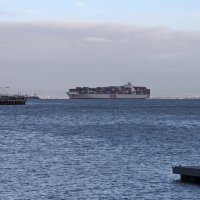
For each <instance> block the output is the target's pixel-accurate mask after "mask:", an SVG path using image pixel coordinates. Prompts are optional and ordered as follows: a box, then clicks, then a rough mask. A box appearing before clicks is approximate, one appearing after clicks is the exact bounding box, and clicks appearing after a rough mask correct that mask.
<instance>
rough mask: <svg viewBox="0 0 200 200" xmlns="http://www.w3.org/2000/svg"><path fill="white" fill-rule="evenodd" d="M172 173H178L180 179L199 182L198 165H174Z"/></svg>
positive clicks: (199, 172)
mask: <svg viewBox="0 0 200 200" xmlns="http://www.w3.org/2000/svg"><path fill="white" fill-rule="evenodd" d="M172 171H173V173H174V174H180V176H181V181H183V182H190V183H198V184H200V166H181V165H179V166H174V167H172Z"/></svg>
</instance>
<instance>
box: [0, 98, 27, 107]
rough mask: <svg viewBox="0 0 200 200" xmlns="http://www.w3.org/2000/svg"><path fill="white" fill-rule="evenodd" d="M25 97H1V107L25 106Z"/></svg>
mask: <svg viewBox="0 0 200 200" xmlns="http://www.w3.org/2000/svg"><path fill="white" fill-rule="evenodd" d="M25 103H26V99H25V98H24V97H16V96H0V105H25Z"/></svg>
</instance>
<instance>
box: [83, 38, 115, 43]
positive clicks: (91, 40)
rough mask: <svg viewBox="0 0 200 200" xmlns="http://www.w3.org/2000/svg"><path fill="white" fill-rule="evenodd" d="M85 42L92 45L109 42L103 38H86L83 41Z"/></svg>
mask: <svg viewBox="0 0 200 200" xmlns="http://www.w3.org/2000/svg"><path fill="white" fill-rule="evenodd" d="M84 40H85V41H86V42H94V43H110V42H111V40H109V39H107V38H105V37H86V38H85V39H84Z"/></svg>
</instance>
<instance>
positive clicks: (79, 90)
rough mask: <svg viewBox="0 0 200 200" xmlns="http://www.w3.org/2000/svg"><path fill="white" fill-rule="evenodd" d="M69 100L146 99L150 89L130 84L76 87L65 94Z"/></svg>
mask: <svg viewBox="0 0 200 200" xmlns="http://www.w3.org/2000/svg"><path fill="white" fill-rule="evenodd" d="M66 93H67V95H68V96H69V98H70V99H146V98H149V97H150V89H147V88H146V87H141V86H133V85H132V84H131V83H130V82H129V83H128V84H126V85H123V86H107V87H96V88H90V87H76V88H75V89H69V91H68V92H66Z"/></svg>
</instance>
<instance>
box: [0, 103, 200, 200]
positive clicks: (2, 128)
mask: <svg viewBox="0 0 200 200" xmlns="http://www.w3.org/2000/svg"><path fill="white" fill-rule="evenodd" d="M179 164H182V165H200V100H153V99H149V100H34V101H28V102H27V105H26V106H0V199H2V200H8V199H9V200H15V199H17V200H24V199H26V200H29V199H31V200H32V199H33V200H43V199H45V200H46V199H56V200H60V199H70V200H73V199H81V200H82V199H83V200H84V199H87V200H90V199H91V200H95V199H109V200H110V199H111V200H115V199H119V200H123V199H124V200H125V199H126V200H127V199H149V200H151V199H152V200H156V199H185V200H189V199H190V200H191V199H195V200H196V199H199V198H200V186H199V185H193V184H185V183H181V182H180V181H179V176H178V175H174V174H172V169H171V167H172V165H179Z"/></svg>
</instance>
